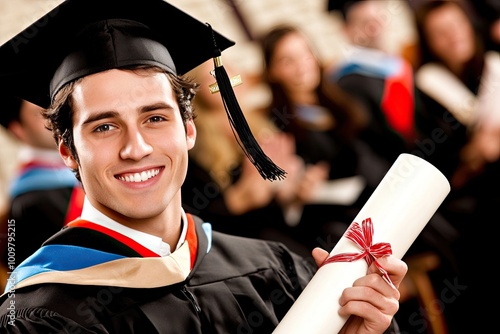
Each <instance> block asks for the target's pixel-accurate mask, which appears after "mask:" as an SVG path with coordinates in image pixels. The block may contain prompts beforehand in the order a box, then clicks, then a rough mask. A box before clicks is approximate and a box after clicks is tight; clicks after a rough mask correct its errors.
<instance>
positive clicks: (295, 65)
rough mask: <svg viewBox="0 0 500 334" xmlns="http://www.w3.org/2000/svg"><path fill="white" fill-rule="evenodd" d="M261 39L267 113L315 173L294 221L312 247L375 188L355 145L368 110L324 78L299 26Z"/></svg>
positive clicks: (335, 232) (335, 233)
mask: <svg viewBox="0 0 500 334" xmlns="http://www.w3.org/2000/svg"><path fill="white" fill-rule="evenodd" d="M260 43H261V46H262V51H263V58H264V64H265V69H264V80H265V82H266V83H267V85H268V86H269V88H270V91H271V101H270V104H269V106H268V107H267V110H266V112H267V115H268V117H269V119H270V120H271V121H273V123H274V124H275V125H276V127H277V128H279V129H281V130H282V131H283V132H285V133H288V134H290V135H292V136H293V138H294V140H295V147H296V152H297V154H298V155H299V156H300V157H301V159H302V160H303V161H304V164H305V165H306V166H307V168H309V169H310V171H311V174H310V176H309V177H308V179H307V181H308V186H305V187H304V188H303V189H304V190H305V189H308V191H304V192H302V197H301V198H299V199H298V200H299V202H298V204H297V206H296V208H297V207H298V208H300V211H299V216H298V217H297V218H296V221H295V222H294V223H293V224H292V225H293V226H294V229H295V230H296V231H297V232H296V233H297V238H298V239H299V240H302V242H303V243H305V244H308V245H309V246H312V245H314V244H317V243H318V242H326V243H328V242H332V241H336V240H337V239H338V238H339V237H340V236H341V235H342V234H343V232H344V231H345V229H346V228H347V226H348V224H350V222H351V221H352V220H353V219H354V217H355V215H356V214H357V211H358V210H359V205H360V204H361V203H363V202H364V200H365V197H364V196H365V195H367V194H369V193H370V192H371V189H369V188H367V187H366V180H365V178H364V176H363V175H360V174H359V171H358V155H357V152H356V150H355V149H354V147H353V143H352V141H353V140H354V138H356V135H357V133H358V131H359V129H360V128H361V127H362V126H363V125H364V124H365V122H366V121H367V119H366V114H365V113H364V111H363V110H362V109H361V107H360V106H359V105H358V104H357V103H355V101H354V100H353V99H351V98H350V97H349V96H348V95H347V94H345V93H344V92H343V91H342V90H341V89H339V87H337V86H336V85H334V84H331V83H327V82H325V80H324V77H323V73H324V70H323V64H322V62H321V60H320V59H319V58H318V56H317V52H316V51H315V50H314V48H313V46H312V44H311V41H310V39H309V38H308V37H307V36H306V35H305V34H304V32H303V31H301V30H300V29H299V28H298V27H295V26H293V25H288V24H281V25H277V26H275V27H273V28H271V29H270V30H269V31H268V32H267V33H265V34H264V35H263V36H262V37H261V39H260ZM343 182H344V183H343ZM321 189H323V190H324V189H330V190H331V191H334V192H336V193H341V194H343V195H344V196H345V198H342V199H339V198H338V197H339V196H335V194H333V193H331V192H329V191H324V192H323V195H318V194H319V193H321Z"/></svg>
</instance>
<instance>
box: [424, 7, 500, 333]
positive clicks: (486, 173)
mask: <svg viewBox="0 0 500 334" xmlns="http://www.w3.org/2000/svg"><path fill="white" fill-rule="evenodd" d="M465 4H466V3H463V2H460V1H426V2H423V3H422V4H421V5H420V6H419V7H417V8H416V9H415V17H416V23H417V28H418V32H419V38H420V49H421V57H420V58H421V65H420V66H419V68H418V70H417V73H416V82H417V85H418V87H419V89H420V90H421V91H422V101H423V105H424V108H425V109H426V112H428V113H429V114H431V115H433V117H434V118H435V119H436V120H440V126H439V127H438V128H435V129H434V130H433V131H436V129H439V131H441V133H442V134H444V135H442V136H441V138H442V140H440V142H439V143H438V144H439V145H436V147H438V146H441V148H437V150H438V151H439V152H440V154H439V159H440V161H439V162H438V164H439V165H440V166H441V167H442V168H443V170H444V171H445V175H447V176H448V177H449V179H450V181H451V185H452V192H451V193H450V195H449V196H448V198H447V199H446V200H445V202H444V203H443V205H442V207H441V212H442V213H443V214H445V215H446V216H447V217H448V220H449V221H451V222H453V224H454V225H455V226H456V227H457V228H458V229H459V231H460V241H459V243H458V244H457V247H456V249H455V252H456V254H457V256H456V257H457V259H459V262H458V265H459V269H460V271H459V276H458V281H460V282H461V283H462V285H463V286H466V287H467V289H466V290H465V292H464V293H462V294H461V295H460V298H457V302H455V303H452V304H451V305H449V306H448V308H454V309H456V312H458V313H457V314H458V316H455V317H454V320H455V322H457V323H458V324H457V329H459V330H463V329H464V328H465V327H464V326H467V325H470V322H468V321H467V319H470V318H474V317H475V316H481V318H487V319H490V317H489V316H486V315H485V314H484V313H483V311H482V310H481V311H479V310H478V308H477V307H475V305H479V304H481V303H484V302H486V301H485V300H484V296H486V295H487V294H488V292H487V291H486V290H484V291H483V288H482V286H483V284H482V283H481V282H480V281H481V279H480V278H479V277H477V273H478V272H479V271H480V270H481V267H480V266H479V265H478V264H477V258H476V256H475V255H474V251H473V250H477V249H480V248H481V247H484V245H487V244H489V243H494V242H495V241H494V240H493V237H492V236H491V234H490V233H484V231H485V228H486V229H487V228H488V226H489V224H490V223H491V222H493V221H496V216H497V213H496V208H497V207H498V205H499V204H500V197H499V196H498V192H497V189H498V186H499V185H500V169H499V167H500V162H499V157H500V112H499V110H498V106H499V105H500V56H499V54H498V52H496V51H493V50H487V49H486V48H485V45H484V39H483V37H482V36H481V35H480V34H479V32H478V30H477V29H476V27H475V26H474V24H473V20H472V18H471V17H470V15H469V12H468V11H467V10H465V9H464V8H466V7H464V5H465ZM445 147H446V149H443V148H445ZM471 251H472V252H471ZM487 256H489V255H487ZM483 260H484V259H483ZM491 260H493V258H491ZM475 312H478V313H477V314H475ZM491 316H493V315H491ZM491 319H492V318H491ZM463 321H465V323H463ZM491 325H492V324H488V322H486V323H485V324H484V329H485V330H486V329H488V326H491ZM468 329H469V330H470V331H474V332H478V328H477V327H475V326H474V327H468Z"/></svg>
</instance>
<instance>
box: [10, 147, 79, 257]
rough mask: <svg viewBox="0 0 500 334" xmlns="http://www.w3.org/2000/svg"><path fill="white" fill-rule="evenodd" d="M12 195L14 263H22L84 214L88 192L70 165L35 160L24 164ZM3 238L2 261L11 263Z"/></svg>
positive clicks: (11, 218) (11, 222)
mask: <svg viewBox="0 0 500 334" xmlns="http://www.w3.org/2000/svg"><path fill="white" fill-rule="evenodd" d="M56 153H57V152H56ZM9 196H10V202H9V205H10V206H9V212H8V214H7V219H8V220H9V224H11V225H12V224H13V225H14V226H15V231H11V230H9V232H15V242H13V243H14V244H15V248H16V251H15V262H16V263H15V264H14V265H19V264H20V263H21V262H22V261H23V260H24V259H26V258H27V257H28V256H30V255H31V254H32V253H34V252H35V251H36V250H37V249H38V248H39V247H40V246H41V245H42V244H43V242H44V241H45V240H47V239H48V238H49V237H50V236H52V235H53V234H55V233H57V232H58V231H59V230H60V229H61V228H62V227H63V226H64V225H65V224H66V223H68V222H69V221H71V220H73V219H75V218H76V217H78V216H79V215H80V212H81V209H82V205H83V196H84V195H83V189H82V188H81V186H80V183H79V182H78V180H77V179H76V178H75V176H74V175H73V173H72V171H71V170H70V169H68V168H67V167H66V166H64V165H63V164H56V163H53V164H47V163H44V162H40V161H37V160H33V161H30V162H28V163H25V164H23V165H22V166H21V168H20V170H19V172H18V174H17V175H16V179H15V180H14V182H13V183H12V185H11V188H10V194H9ZM2 228H3V229H4V230H5V231H6V230H7V226H2ZM5 235H7V233H5ZM2 239H3V240H1V241H0V244H1V245H2V247H3V248H2V261H3V264H4V265H5V266H8V265H10V264H11V262H10V261H8V258H7V256H8V255H9V254H8V252H6V248H7V246H9V244H8V243H7V242H6V241H7V240H5V238H4V237H2Z"/></svg>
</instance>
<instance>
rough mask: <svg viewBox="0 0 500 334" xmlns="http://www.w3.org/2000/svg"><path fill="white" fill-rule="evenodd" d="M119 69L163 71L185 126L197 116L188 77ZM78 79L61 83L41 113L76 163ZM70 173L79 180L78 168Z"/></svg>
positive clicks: (192, 87)
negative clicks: (75, 130)
mask: <svg viewBox="0 0 500 334" xmlns="http://www.w3.org/2000/svg"><path fill="white" fill-rule="evenodd" d="M121 69H122V70H127V71H133V72H137V73H139V72H144V71H154V72H158V73H165V75H166V76H167V78H168V79H169V81H170V84H171V86H172V88H173V90H174V92H175V95H176V98H177V103H178V104H179V110H180V112H181V116H182V120H183V123H184V125H186V123H187V121H188V120H189V119H194V118H195V116H196V115H195V113H194V109H193V105H192V103H191V101H192V99H193V98H194V96H195V95H196V90H197V89H198V85H197V84H196V83H194V82H193V81H191V80H190V79H188V78H184V77H180V76H177V75H174V74H171V73H169V72H166V71H165V70H163V69H161V68H159V67H156V66H148V65H140V66H131V67H124V68H121ZM81 80H82V78H80V79H77V80H75V81H72V82H70V83H68V84H66V85H65V86H63V87H62V88H61V89H60V90H59V92H58V93H57V94H56V96H55V97H54V99H53V101H52V104H51V106H50V107H49V108H47V110H45V111H44V113H43V116H44V117H45V119H46V120H47V128H48V129H49V130H51V131H52V134H53V136H54V139H55V140H56V143H59V141H60V140H62V141H63V142H64V145H66V146H67V147H68V149H69V150H70V152H71V155H72V156H73V157H74V158H75V160H76V161H77V162H79V159H78V153H77V151H76V147H75V144H74V139H73V99H72V98H71V97H72V94H73V92H74V89H75V85H76V84H77V83H78V82H80V81H81ZM73 172H74V173H75V176H76V178H77V179H78V180H79V181H81V179H80V174H79V172H78V170H73Z"/></svg>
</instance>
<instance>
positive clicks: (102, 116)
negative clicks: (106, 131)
mask: <svg viewBox="0 0 500 334" xmlns="http://www.w3.org/2000/svg"><path fill="white" fill-rule="evenodd" d="M158 109H170V110H174V109H175V108H174V107H173V106H171V105H170V104H168V103H164V102H158V103H154V104H151V105H146V106H143V107H141V108H140V109H139V112H140V113H141V114H142V113H146V112H151V111H155V110H158ZM119 116H120V113H119V112H117V111H105V112H101V113H96V114H94V115H90V116H89V117H88V118H87V119H86V120H85V121H84V122H83V125H86V124H89V123H93V122H96V121H99V120H102V119H106V118H114V117H119Z"/></svg>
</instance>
